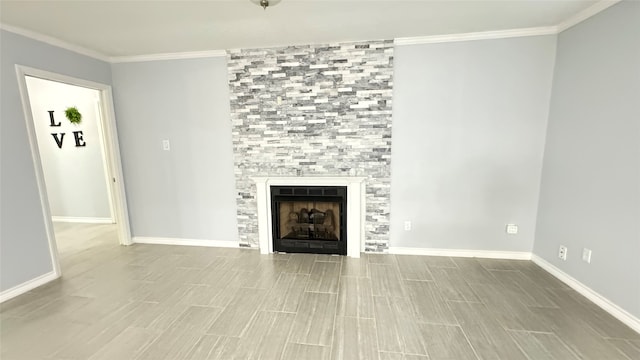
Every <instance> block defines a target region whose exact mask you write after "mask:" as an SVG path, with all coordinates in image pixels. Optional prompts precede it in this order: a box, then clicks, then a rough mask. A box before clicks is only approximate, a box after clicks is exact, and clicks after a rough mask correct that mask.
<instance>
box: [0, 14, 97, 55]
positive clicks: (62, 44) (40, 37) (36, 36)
mask: <svg viewBox="0 0 640 360" xmlns="http://www.w3.org/2000/svg"><path fill="white" fill-rule="evenodd" d="M0 29H2V30H5V31H8V32H11V33H14V34H18V35H22V36H25V37H28V38H30V39H33V40H36V41H40V42H43V43H45V44H49V45H52V46H55V47H59V48H62V49H65V50H69V51H73V52H75V53H77V54H80V55H84V56H88V57H91V58H94V59H97V60H101V61H105V62H109V57H108V56H107V55H105V54H103V53H100V52H98V51H95V50H90V49H87V48H85V47H82V46H79V45H74V44H71V43H68V42H66V41H62V40H60V39H56V38H54V37H52V36H49V35H44V34H41V33H38V32H35V31H31V30H27V29H23V28H20V27H17V26H13V25H7V24H3V23H0Z"/></svg>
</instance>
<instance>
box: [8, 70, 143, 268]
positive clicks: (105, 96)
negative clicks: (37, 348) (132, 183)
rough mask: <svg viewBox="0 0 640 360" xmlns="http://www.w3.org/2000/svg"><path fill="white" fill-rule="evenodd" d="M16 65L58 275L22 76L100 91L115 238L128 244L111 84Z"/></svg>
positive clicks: (58, 264)
mask: <svg viewBox="0 0 640 360" xmlns="http://www.w3.org/2000/svg"><path fill="white" fill-rule="evenodd" d="M15 69H16V76H17V78H18V89H19V91H20V97H21V99H22V110H23V112H24V119H25V122H26V126H27V134H28V137H29V144H30V147H31V156H32V159H33V166H34V169H35V174H36V181H37V183H38V190H39V195H40V201H41V206H42V213H43V215H44V223H45V231H46V233H47V239H48V242H49V250H50V252H51V261H52V263H53V266H54V271H55V273H56V274H58V275H60V274H61V272H60V263H59V260H58V249H57V246H56V241H55V233H54V230H53V222H52V220H51V219H52V216H51V209H50V207H49V200H48V196H47V189H46V184H45V180H44V172H43V170H42V160H41V159H40V152H39V150H38V140H37V137H36V134H35V129H34V125H33V113H32V111H31V103H30V100H29V93H28V91H27V84H26V80H25V77H26V76H34V77H37V78H41V79H46V80H51V81H57V82H61V83H65V84H70V85H74V86H81V87H85V88H89V89H94V90H98V91H99V92H100V100H101V101H102V103H103V105H104V107H103V108H102V109H101V110H102V112H103V116H102V120H103V121H102V122H101V125H102V126H103V127H104V129H103V133H104V135H105V139H104V140H105V146H104V151H105V153H106V154H107V155H106V157H107V160H108V161H107V166H108V168H109V172H108V173H107V174H106V175H107V176H109V178H110V179H114V180H115V182H113V181H112V182H110V184H112V186H113V188H112V192H111V194H112V196H113V203H114V208H115V212H114V214H112V215H113V216H114V217H115V221H116V224H117V228H118V239H119V241H120V244H122V245H131V230H130V226H129V212H128V209H127V201H126V193H125V189H124V178H123V175H122V163H121V160H120V148H119V145H118V137H117V136H118V135H117V129H116V121H115V112H114V110H113V98H112V95H111V86H109V85H105V84H101V83H97V82H93V81H89V80H84V79H78V78H74V77H70V76H66V75H61V74H57V73H53V72H49V71H45V70H40V69H34V68H30V67H27V66H22V65H18V64H16V65H15Z"/></svg>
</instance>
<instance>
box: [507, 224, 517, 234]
mask: <svg viewBox="0 0 640 360" xmlns="http://www.w3.org/2000/svg"><path fill="white" fill-rule="evenodd" d="M506 231H507V234H509V235H515V234H517V233H518V225H516V224H507V230H506Z"/></svg>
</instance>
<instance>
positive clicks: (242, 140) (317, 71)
mask: <svg viewBox="0 0 640 360" xmlns="http://www.w3.org/2000/svg"><path fill="white" fill-rule="evenodd" d="M227 61H228V69H229V88H230V93H231V94H230V95H231V120H232V122H233V147H234V162H235V176H236V189H237V191H238V193H237V202H238V226H239V234H240V243H241V244H243V245H245V246H255V247H257V246H258V221H257V214H256V212H257V210H256V189H255V184H254V183H253V181H251V179H250V177H251V176H271V175H282V176H291V175H294V176H295V175H300V176H349V175H352V176H353V175H357V176H366V177H367V181H366V201H367V208H366V224H365V233H366V235H365V236H366V250H367V251H385V250H386V249H387V248H388V239H389V208H390V205H389V203H390V202H389V197H390V177H391V176H390V175H391V168H390V165H391V106H392V88H393V79H392V75H393V41H391V40H382V41H368V42H357V43H341V44H330V45H307V46H291V47H283V48H270V49H240V50H230V51H229V52H228V53H227Z"/></svg>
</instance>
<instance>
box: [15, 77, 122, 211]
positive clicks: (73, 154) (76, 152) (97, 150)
mask: <svg viewBox="0 0 640 360" xmlns="http://www.w3.org/2000/svg"><path fill="white" fill-rule="evenodd" d="M26 82H27V89H28V90H29V101H30V103H31V112H32V115H33V122H34V129H35V132H36V137H37V138H38V150H40V160H41V162H42V170H43V172H44V178H45V182H46V184H47V195H48V198H49V208H50V209H51V215H52V216H58V217H74V218H91V219H96V218H99V219H112V216H111V209H110V206H109V193H108V189H107V175H106V174H105V162H104V155H103V139H102V131H101V130H100V128H99V125H100V116H101V115H100V107H99V106H98V101H99V98H100V92H99V91H98V90H94V89H87V88H84V87H80V86H74V85H69V84H63V83H58V82H55V81H49V80H44V79H38V78H35V77H31V76H28V77H27V81H26ZM70 106H75V107H76V108H77V109H78V111H80V113H81V114H82V122H81V123H80V124H72V123H70V122H69V121H68V120H67V118H66V117H65V113H64V112H65V110H66V109H67V108H68V107H70ZM49 111H53V116H54V124H59V126H51V119H50V116H49ZM74 131H82V141H81V142H80V144H84V146H76V141H75V138H74V133H73V132H74ZM51 134H57V137H58V138H57V139H58V141H61V143H62V146H60V147H59V146H58V144H57V142H56V139H55V138H54V137H53V136H52V135H51ZM62 134H64V135H62ZM91 219H88V220H91Z"/></svg>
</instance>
